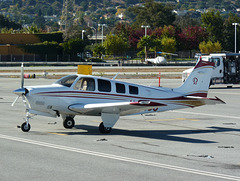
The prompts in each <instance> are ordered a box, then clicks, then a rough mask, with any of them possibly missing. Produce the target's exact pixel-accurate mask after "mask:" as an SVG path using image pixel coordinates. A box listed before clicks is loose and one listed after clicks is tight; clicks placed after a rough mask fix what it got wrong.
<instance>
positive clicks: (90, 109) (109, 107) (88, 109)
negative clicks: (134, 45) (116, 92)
mask: <svg viewBox="0 0 240 181" xmlns="http://www.w3.org/2000/svg"><path fill="white" fill-rule="evenodd" d="M160 106H166V105H165V104H160V103H154V102H151V101H149V100H141V101H138V102H113V103H96V104H73V105H70V106H69V107H68V109H69V110H71V111H75V112H78V113H81V114H92V115H99V114H101V113H102V112H105V113H116V114H121V113H123V112H126V111H127V112H128V114H129V113H131V112H132V113H136V112H140V111H143V110H145V109H146V108H147V109H149V108H152V107H160ZM121 115H122V114H121Z"/></svg>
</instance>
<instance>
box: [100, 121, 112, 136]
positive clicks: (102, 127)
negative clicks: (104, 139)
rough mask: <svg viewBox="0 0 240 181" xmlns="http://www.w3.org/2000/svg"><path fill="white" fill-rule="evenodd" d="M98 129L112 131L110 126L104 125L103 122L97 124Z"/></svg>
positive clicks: (104, 131)
mask: <svg viewBox="0 0 240 181" xmlns="http://www.w3.org/2000/svg"><path fill="white" fill-rule="evenodd" d="M99 131H100V133H103V134H104V133H105V134H106V133H110V132H111V131H112V128H111V127H105V126H104V125H103V122H101V123H100V125H99Z"/></svg>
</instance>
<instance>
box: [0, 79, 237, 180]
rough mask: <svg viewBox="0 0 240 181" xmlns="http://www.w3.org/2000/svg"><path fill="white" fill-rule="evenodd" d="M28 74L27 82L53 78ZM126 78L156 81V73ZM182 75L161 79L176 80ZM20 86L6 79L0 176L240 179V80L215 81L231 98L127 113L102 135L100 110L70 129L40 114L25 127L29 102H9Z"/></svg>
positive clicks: (1, 87)
mask: <svg viewBox="0 0 240 181" xmlns="http://www.w3.org/2000/svg"><path fill="white" fill-rule="evenodd" d="M54 81H55V80H52V79H43V78H40V79H27V80H25V85H26V86H27V85H43V84H50V83H53V82H54ZM126 81H130V82H134V83H141V84H144V85H152V86H157V85H158V80H157V79H151V80H150V79H141V80H139V79H138V80H137V79H134V80H131V79H128V80H126ZM180 84H181V80H180V79H162V80H161V86H166V87H171V88H173V87H178V86H179V85H180ZM19 86H20V80H19V79H16V78H0V114H1V117H0V123H1V124H0V153H1V156H0V163H1V164H0V175H1V180H9V181H11V180H13V181H15V180H26V181H27V180H31V181H33V180H37V181H38V180H53V181H54V180H56V181H59V180H104V181H108V180H109V181H112V180H126V181H128V180H129V181H130V180H131V181H132V180H138V181H142V180H156V181H159V180H164V181H172V180H194V181H195V180H197V181H198V180H199V181H200V180H201V181H208V180H209V181H214V180H216V181H218V180H240V154H239V153H240V141H239V138H240V114H239V107H240V86H234V87H233V88H232V89H227V88H226V86H212V87H211V89H210V90H209V96H208V97H214V96H217V97H219V98H221V99H222V100H224V101H225V102H226V104H221V105H215V106H210V105H209V106H203V107H199V108H194V109H191V108H189V109H183V110H176V111H168V112H163V113H158V114H149V115H144V116H142V115H138V116H125V117H121V118H120V120H119V121H118V122H117V124H116V125H115V126H114V128H113V130H112V132H111V133H110V134H107V135H104V134H100V133H99V131H98V125H99V123H100V122H101V118H100V117H91V116H89V117H87V116H77V117H76V118H75V121H76V126H75V128H73V129H72V130H67V129H64V128H63V126H62V119H61V118H48V117H43V116H36V117H34V118H33V119H31V120H30V123H31V126H32V128H31V130H30V132H28V133H24V132H22V131H21V130H20V129H19V128H18V126H19V125H21V124H22V123H23V121H24V120H23V118H24V117H25V108H24V105H23V103H22V102H21V100H20V99H19V101H18V102H17V103H16V104H15V106H14V107H11V103H12V102H13V101H14V99H15V98H16V96H15V95H14V94H12V91H13V90H14V89H16V88H18V87H19Z"/></svg>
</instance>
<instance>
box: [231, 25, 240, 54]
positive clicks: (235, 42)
mask: <svg viewBox="0 0 240 181" xmlns="http://www.w3.org/2000/svg"><path fill="white" fill-rule="evenodd" d="M232 25H233V26H235V53H237V25H239V23H232Z"/></svg>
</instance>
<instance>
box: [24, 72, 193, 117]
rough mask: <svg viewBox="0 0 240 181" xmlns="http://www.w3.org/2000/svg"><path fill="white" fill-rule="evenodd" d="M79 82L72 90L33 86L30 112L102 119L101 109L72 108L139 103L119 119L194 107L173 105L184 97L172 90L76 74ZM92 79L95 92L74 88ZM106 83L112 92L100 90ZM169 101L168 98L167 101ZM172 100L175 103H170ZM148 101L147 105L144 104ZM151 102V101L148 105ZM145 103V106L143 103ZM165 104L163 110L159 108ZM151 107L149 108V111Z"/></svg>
mask: <svg viewBox="0 0 240 181" xmlns="http://www.w3.org/2000/svg"><path fill="white" fill-rule="evenodd" d="M77 76H78V77H77V78H76V81H74V83H73V84H72V85H71V87H66V86H63V85H60V84H56V83H55V84H52V85H46V86H34V87H31V86H29V87H26V88H27V89H28V91H29V93H28V94H27V95H26V97H27V99H28V101H29V104H30V107H31V108H30V112H31V111H32V112H34V111H33V110H35V111H39V115H41V113H42V115H44V113H47V114H49V116H51V115H53V116H54V115H55V114H56V111H58V112H59V113H60V114H65V115H78V114H79V115H81V114H85V115H92V116H101V111H100V110H97V109H96V110H90V111H85V110H83V111H74V110H71V109H70V106H71V105H76V104H82V105H85V104H91V103H93V102H94V104H106V103H109V104H111V103H115V102H119V103H120V102H123V103H125V102H129V103H131V102H132V103H133V104H134V103H137V102H140V104H137V105H135V109H130V110H128V109H126V110H124V107H123V108H121V109H122V110H119V112H120V116H124V115H129V114H136V113H139V114H143V113H146V112H148V113H149V112H160V111H166V110H169V109H178V108H179V109H180V108H183V107H186V106H188V107H189V106H190V107H191V105H174V104H172V103H171V102H172V101H173V100H174V98H179V97H182V96H183V95H182V94H181V93H178V92H174V91H173V90H172V89H168V88H160V87H147V86H143V85H136V84H130V83H126V82H121V81H115V80H109V79H103V78H100V77H93V76H85V75H77ZM89 77H90V78H92V79H93V80H94V81H95V86H96V87H95V90H94V91H86V90H77V89H74V85H75V83H76V82H77V81H78V80H79V79H80V78H89ZM99 79H100V80H106V81H109V82H110V84H111V91H108V92H106V90H105V91H99V90H98V84H97V80H99ZM116 83H118V84H121V85H123V86H125V93H117V90H116ZM129 86H134V87H136V88H137V89H138V92H137V93H136V92H135V93H132V94H131V93H130V90H129ZM166 98H167V99H166ZM171 99H173V100H171ZM144 101H146V102H144ZM149 102H151V103H150V104H149ZM144 103H145V104H144ZM159 105H162V106H161V107H158V106H159ZM141 106H144V107H146V110H142V109H140V110H139V108H141ZM148 107H149V109H148Z"/></svg>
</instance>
